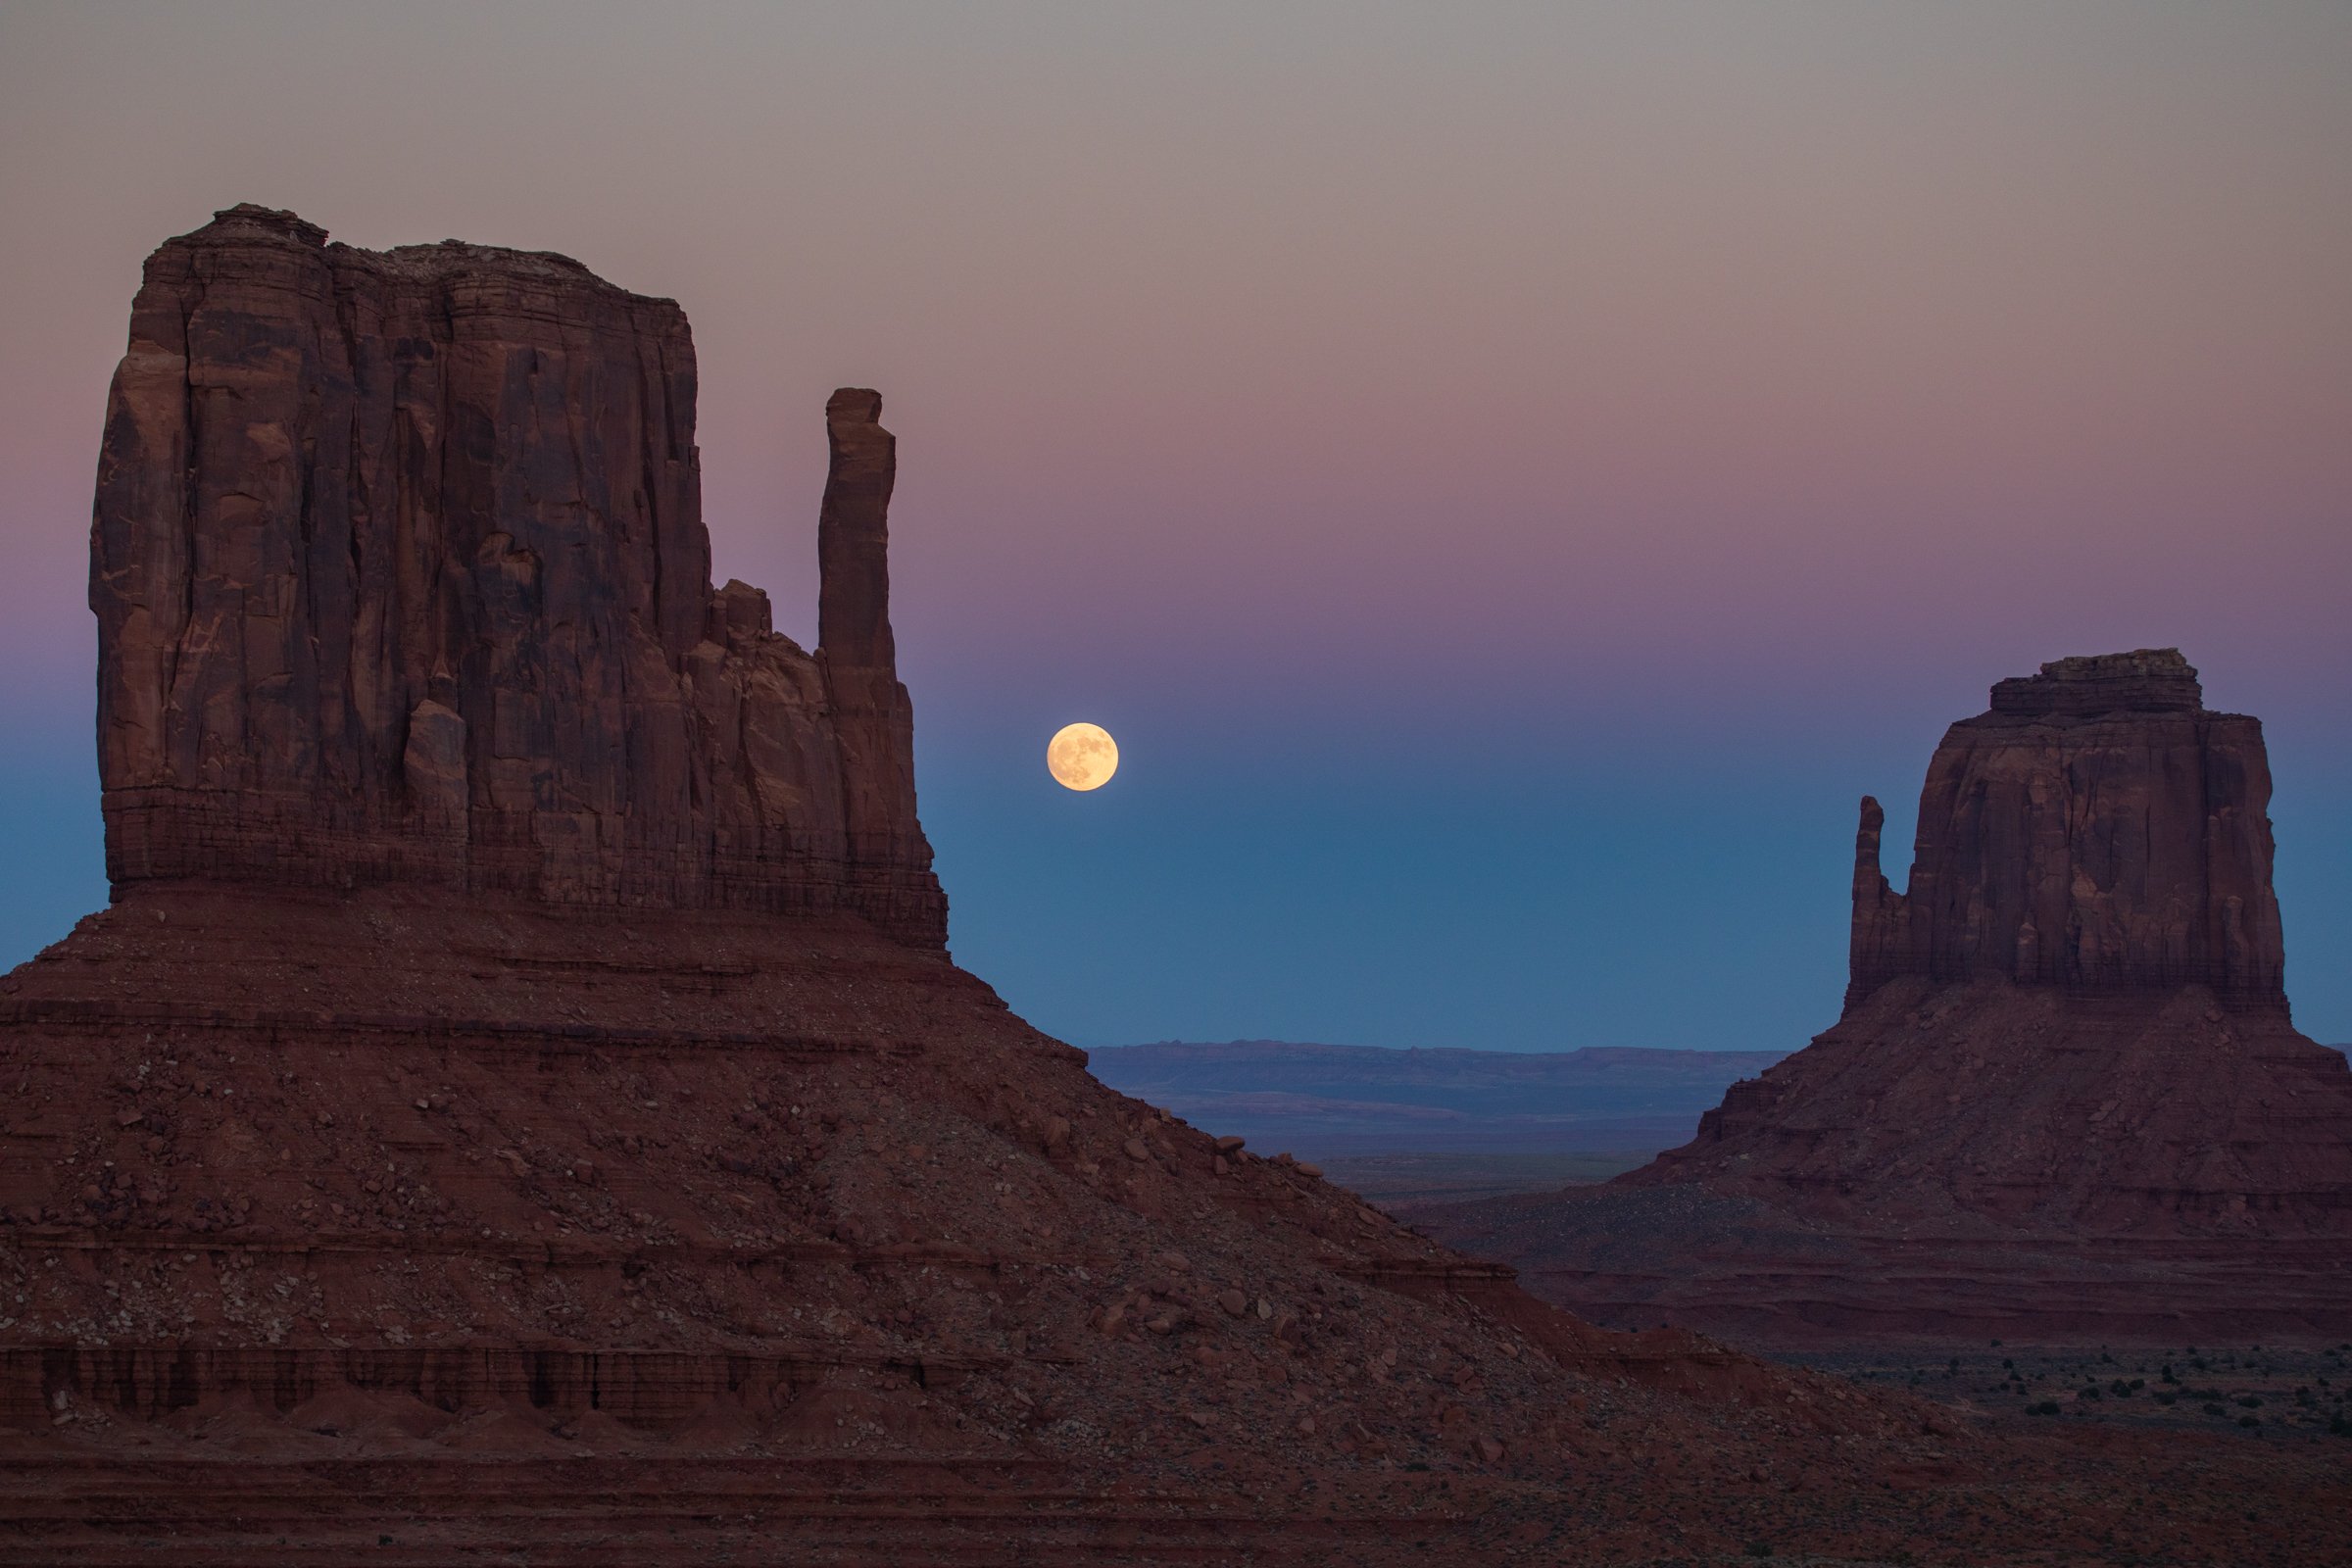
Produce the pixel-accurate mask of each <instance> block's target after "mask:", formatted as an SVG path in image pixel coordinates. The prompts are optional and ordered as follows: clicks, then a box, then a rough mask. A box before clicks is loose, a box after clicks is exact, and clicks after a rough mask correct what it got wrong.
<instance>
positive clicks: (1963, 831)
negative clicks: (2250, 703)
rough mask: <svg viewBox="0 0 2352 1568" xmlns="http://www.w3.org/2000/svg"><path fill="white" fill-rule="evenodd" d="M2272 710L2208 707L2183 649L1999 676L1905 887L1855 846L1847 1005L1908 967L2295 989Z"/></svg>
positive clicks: (1954, 974) (1913, 970)
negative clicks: (2289, 966)
mask: <svg viewBox="0 0 2352 1568" xmlns="http://www.w3.org/2000/svg"><path fill="white" fill-rule="evenodd" d="M2270 798H2271V770H2270V762H2269V759H2268V757H2267V756H2266V754H2265V752H2264V749H2263V741H2262V724H2261V721H2260V720H2258V719H2254V718H2249V717H2247V716H2245V715H2243V714H2240V713H2216V712H2212V711H2208V710H2207V709H2206V708H2205V706H2204V701H2203V694H2202V692H2201V691H2200V689H2199V687H2198V685H2197V672H2196V671H2195V670H2194V669H2193V668H2191V667H2190V666H2189V664H2188V662H2187V661H2186V660H2184V659H2182V658H2181V657H2180V653H2179V652H2178V651H2177V650H2174V649H2169V648H2167V649H2156V650H2147V649H2143V650H2141V651H2139V652H2137V653H2130V654H2108V655H2103V656H2100V657H2097V658H2090V659H2062V660H2059V661H2057V662H2053V663H2048V664H2044V665H2042V666H2041V671H2040V673H2038V674H2034V675H2028V676H2023V677H2020V678H2018V679H2014V680H2004V681H2002V682H2000V683H1999V684H1998V685H1996V686H1994V687H1993V689H1992V706H1991V708H1990V709H1989V710H1988V711H1985V712H1984V713H1981V714H1979V715H1978V716H1977V717H1975V718H1969V719H1963V720H1961V721H1960V722H1959V723H1957V724H1954V725H1953V726H1952V727H1951V729H1950V730H1949V731H1947V732H1946V733H1945V735H1944V738H1943V743H1942V744H1941V745H1940V746H1938V747H1937V748H1936V756H1935V759H1934V760H1933V761H1931V762H1930V763H1929V764H1928V780H1927V786H1926V788H1925V789H1924V790H1922V791H1921V794H1920V803H1919V837H1918V847H1917V851H1916V856H1915V858H1914V859H1913V861H1912V867H1911V877H1910V886H1909V890H1908V891H1907V892H1905V893H1900V894H1898V893H1895V892H1893V891H1892V890H1891V889H1890V888H1889V887H1888V886H1887V879H1886V878H1885V877H1884V876H1883V875H1882V874H1881V873H1880V869H1879V831H1880V824H1881V822H1882V821H1883V820H1884V816H1883V813H1882V812H1881V811H1880V809H1879V805H1878V803H1877V802H1876V801H1874V800H1870V799H1868V798H1865V799H1864V801H1863V803H1862V824H1861V830H1860V832H1859V834H1858V835H1857V837H1856V844H1855V862H1854V925H1853V961H1852V980H1851V984H1850V985H1849V987H1848V990H1847V993H1846V1000H1847V1004H1848V1005H1849V1006H1852V1005H1859V1004H1860V1003H1862V1002H1864V1001H1865V1000H1866V999H1868V998H1869V997H1870V995H1871V994H1872V993H1873V992H1875V991H1877V990H1878V989H1879V988H1880V987H1881V986H1883V985H1885V984H1886V983H1887V982H1888V981H1889V980H1892V979H1895V978H1897V977H1898V976H1903V975H1913V976H1918V977H1921V978H1924V979H1928V980H1932V981H1965V980H1970V979H1975V978H1978V977H1980V976H1987V975H1998V976H2001V977H2004V978H2007V979H2009V980H2013V981H2015V982H2016V983H2017V984H2019V985H2023V986H2059V987H2063V988H2065V989H2066V990H2068V991H2070V992H2074V993H2077V994H2098V995H2113V996H2120V995H2131V994H2134V993H2138V994H2153V993H2156V992H2160V991H2165V990H2169V989H2171V988H2174V987H2178V986H2182V985H2197V986H2203V987H2206V988H2208V989H2210V990H2211V991H2212V992H2213V993H2214V994H2215V996H2216V998H2217V999H2218V1000H2219V1001H2220V1002H2221V1003H2222V1004H2223V1005H2225V1006H2227V1007H2229V1008H2230V1009H2232V1010H2236V1009H2245V1008H2271V1009H2279V1010H2283V1009H2284V1007H2285V1005H2286V991H2285V982H2284V971H2285V962H2284V953H2283V943H2282V940H2281V937H2280V933H2279V923H2278V898H2277V896H2276V895H2275V894H2273V892H2272V890H2271V859H2272V846H2271V823H2270V817H2269V815H2268V810H2269V806H2270Z"/></svg>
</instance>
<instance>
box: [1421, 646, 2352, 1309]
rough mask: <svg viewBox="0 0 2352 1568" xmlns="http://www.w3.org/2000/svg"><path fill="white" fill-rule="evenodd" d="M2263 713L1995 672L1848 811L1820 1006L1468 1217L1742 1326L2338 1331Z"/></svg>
mask: <svg viewBox="0 0 2352 1568" xmlns="http://www.w3.org/2000/svg"><path fill="white" fill-rule="evenodd" d="M2269 803H2270V770H2269V765H2268V762H2267V760H2266V758H2265V756H2264V751H2263V742H2262V730H2261V725H2260V724H2259V723H2258V722H2257V721H2256V720H2254V719H2252V718H2247V717H2244V716H2241V715H2238V714H2231V713H2215V712H2210V711H2207V710H2206V709H2205V708H2204V707H2203V703H2202V697H2201V693H2200V691H2199V688H2198V685H2197V679H2196V671H2195V670H2194V669H2192V668H2190V667H2189V665H2188V663H2187V662H2186V661H2184V660H2183V659H2182V658H2181V657H2180V654H2179V653H2178V652H2176V651H2174V650H2171V649H2163V650H2154V651H2149V650H2142V651H2140V652H2137V653H2131V654H2117V655H2109V656H2104V657H2100V658H2092V659H2067V660H2061V661H2058V662H2055V663H2050V664H2045V665H2043V666H2042V669H2041V671H2040V673H2039V674H2037V675H2033V676H2027V677H2024V678H2022V679H2017V680H2005V681H2002V682H2001V683H1999V684H1998V685H1996V686H1995V687H1994V688H1993V691H1992V707H1991V710H1990V711H1987V712H1985V713H1984V714H1982V715H1980V716H1978V717H1976V718H1972V719H1965V720H1963V721H1961V722H1960V723H1957V724H1954V725H1953V726H1952V727H1951V729H1950V731H1949V732H1948V733H1947V734H1946V735H1945V737H1944V740H1943V743H1942V745H1941V746H1939V747H1938V748H1937V749H1936V757H1935V760H1933V761H1932V762H1931V763H1930V764H1929V768H1928V778H1927V784H1926V787H1925V789H1924V790H1923V791H1922V793H1921V799H1920V812H1919V824H1920V825H1919V838H1918V845H1917V849H1916V851H1915V853H1914V858H1913V861H1912V870H1911V876H1910V885H1909V888H1908V890H1907V892H1905V893H1902V894H1897V893H1894V892H1893V891H1892V890H1891V889H1890V888H1889V887H1888V885H1887V880H1886V878H1885V877H1884V876H1883V875H1881V874H1880V870H1879V829H1880V824H1881V821H1882V816H1881V813H1880V810H1879V808H1878V804H1877V803H1876V802H1875V801H1871V800H1867V799H1866V800H1865V801H1864V802H1863V803H1862V824H1861V830H1860V832H1859V834H1858V835H1857V838H1856V850H1855V868H1854V917H1853V959H1852V977H1851V983H1850V984H1849V986H1848V989H1847V994H1846V1004H1845V1009H1844V1014H1843V1016H1842V1017H1841V1018H1840V1019H1839V1020H1838V1024H1837V1026H1836V1027H1835V1028H1833V1029H1831V1030H1830V1031H1829V1032H1827V1033H1826V1034H1823V1035H1821V1036H1820V1037H1819V1038H1817V1039H1816V1040H1815V1041H1814V1042H1813V1044H1812V1045H1811V1046H1810V1047H1808V1048H1807V1049H1806V1050H1804V1051H1802V1052H1799V1053H1797V1054H1795V1055H1793V1056H1790V1057H1789V1058H1788V1059H1787V1060H1785V1061H1783V1062H1781V1063H1780V1064H1779V1065H1777V1066H1774V1067H1772V1068H1770V1069H1768V1070H1767V1071H1766V1072H1764V1073H1763V1074H1762V1075H1761V1076H1760V1077H1758V1078H1755V1079H1752V1080H1749V1081H1746V1082H1742V1083H1740V1084H1738V1085H1735V1086H1734V1087H1733V1088H1732V1089H1731V1090H1730V1091H1729V1092H1728V1093H1727V1094H1726V1095H1725V1096H1724V1100H1723V1103H1722V1104H1721V1106H1719V1107H1718V1108H1716V1109H1714V1110H1711V1111H1709V1112H1707V1114H1706V1115H1705V1117H1704V1118H1702V1119H1701V1121H1700V1123H1699V1129H1698V1135H1697V1136H1696V1137H1695V1138H1693V1139H1692V1140H1691V1142H1690V1143H1689V1144H1687V1145H1685V1146H1684V1147H1683V1148H1680V1149H1676V1150H1671V1151H1668V1152H1666V1153H1663V1154H1661V1155H1659V1156H1658V1158H1657V1159H1656V1160H1655V1161H1653V1162H1652V1163H1650V1164H1649V1165H1647V1166H1645V1167H1643V1168H1642V1169H1641V1170H1638V1171H1634V1172H1630V1173H1628V1174H1627V1175H1625V1176H1624V1177H1621V1178H1619V1179H1618V1181H1617V1182H1616V1183H1614V1184H1612V1185H1611V1186H1609V1187H1607V1188H1602V1189H1593V1190H1586V1191H1580V1192H1571V1193H1566V1194H1561V1195H1559V1196H1557V1197H1545V1198H1541V1199H1526V1200H1505V1201H1499V1202H1497V1203H1495V1204H1490V1205H1484V1206H1474V1207H1470V1208H1463V1209H1456V1210H1453V1211H1451V1212H1449V1213H1447V1214H1446V1215H1445V1216H1443V1217H1442V1218H1441V1219H1440V1220H1439V1221H1438V1222H1437V1224H1436V1229H1437V1230H1438V1231H1439V1233H1440V1234H1443V1235H1445V1236H1446V1237H1447V1238H1448V1239H1450V1240H1452V1241H1454V1242H1455V1243H1456V1245H1460V1246H1465V1247H1469V1248H1471V1249H1473V1250H1480V1251H1484V1252H1487V1253H1488V1254H1490V1255H1498V1256H1503V1257H1508V1258H1511V1259H1513V1260H1515V1261H1517V1262H1519V1263H1520V1264H1521V1265H1522V1267H1523V1268H1524V1269H1525V1270H1526V1271H1527V1272H1528V1275H1529V1277H1530V1279H1531V1282H1532V1283H1533V1284H1534V1285H1535V1287H1536V1288H1537V1289H1538V1290H1540V1291H1542V1292H1543V1293H1544V1294H1546V1295H1547V1296H1549V1297H1550V1298H1551V1299H1555V1300H1559V1301H1562V1302H1564V1303H1568V1304H1571V1305H1574V1306H1576V1307H1578V1308H1579V1309H1581V1310H1585V1311H1587V1312H1590V1313H1592V1314H1593V1315H1595V1316H1597V1317H1598V1318H1599V1319H1600V1320H1602V1321H1604V1322H1607V1321H1616V1322H1625V1321H1642V1322H1657V1321H1660V1320H1661V1319H1666V1320H1671V1321H1676V1322H1684V1323H1691V1324H1693V1325H1697V1326H1701V1327H1706V1328H1709V1329H1712V1330H1714V1331H1717V1332H1722V1333H1726V1334H1729V1335H1734V1336H1743V1337H1748V1338H1752V1339H1754V1340H1757V1341H1761V1342H1767V1343H1772V1342H1778V1343H1788V1344H1805V1343H1813V1342H1826V1341H1852V1340H1855V1339H1870V1338H1886V1337H1895V1338H1901V1337H1911V1336H1918V1337H1937V1336H1949V1337H1956V1338H1975V1337H1978V1336H2003V1337H2006V1338H2008V1339H2010V1340H2012V1341H2026V1342H2033V1341H2036V1340H2039V1341H2056V1342H2064V1341H2074V1342H2083V1341H2088V1342H2090V1343H2098V1342H2102V1341H2109V1340H2112V1341H2116V1342H2118V1343H2123V1342H2127V1341H2131V1342H2137V1343H2158V1344H2168V1345H2180V1344H2188V1343H2195V1342H2198V1341H2204V1342H2207V1343H2211V1342H2215V1341H2223V1340H2252V1341H2258V1342H2259V1341H2267V1340H2279V1339H2286V1340H2290V1341H2291V1340H2298V1339H2300V1340H2307V1341H2319V1342H2325V1343H2333V1342H2335V1341H2337V1340H2340V1339H2343V1338H2345V1337H2348V1336H2352V1071H2347V1068H2346V1065H2345V1061H2344V1058H2343V1056H2342V1055H2341V1054H2339V1053H2337V1052H2333V1051H2330V1050H2327V1048H2325V1047H2322V1046H2318V1045H2315V1044H2314V1043H2313V1042H2311V1041H2309V1040H2307V1039H2305V1038H2304V1037H2303V1036H2302V1035H2301V1034H2299V1033H2297V1032H2296V1030H2295V1028H2294V1026H2293V1024H2292V1022H2291V1021H2290V1018H2289V1015H2288V1011H2287V1003H2286V995H2285V991H2284V987H2283V981H2282V975H2283V969H2284V959H2283V949H2282V944H2281V940H2280V936H2279V922H2278V900H2277V898H2276V897H2275V896H2274V894H2273V892H2272V887H2271V859H2272V844H2271V826H2270V819H2269V816H2268V814H2267V812H2268V807H2269Z"/></svg>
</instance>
